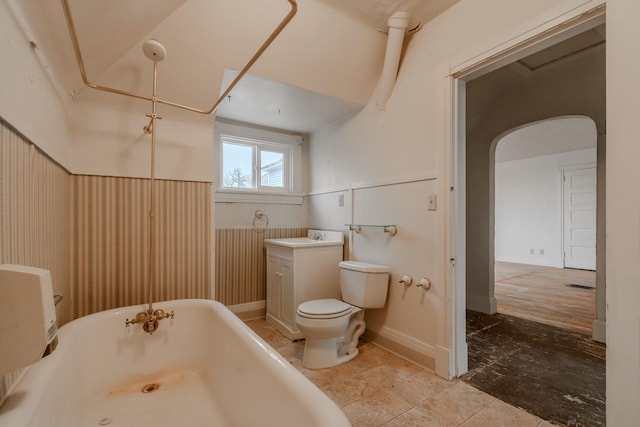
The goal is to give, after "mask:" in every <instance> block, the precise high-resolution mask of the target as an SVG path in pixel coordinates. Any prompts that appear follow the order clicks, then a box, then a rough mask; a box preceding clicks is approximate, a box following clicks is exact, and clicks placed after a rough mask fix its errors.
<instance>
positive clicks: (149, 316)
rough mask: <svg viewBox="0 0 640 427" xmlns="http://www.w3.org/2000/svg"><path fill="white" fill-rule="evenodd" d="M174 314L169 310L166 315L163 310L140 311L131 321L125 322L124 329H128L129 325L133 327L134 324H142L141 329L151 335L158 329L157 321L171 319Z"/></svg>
mask: <svg viewBox="0 0 640 427" xmlns="http://www.w3.org/2000/svg"><path fill="white" fill-rule="evenodd" d="M174 316H175V313H174V312H173V310H171V312H170V313H167V312H166V311H164V310H163V309H161V308H159V309H157V310H153V309H152V308H149V309H148V310H145V311H141V312H140V313H138V314H136V317H135V318H133V319H132V320H129V319H127V320H126V322H125V327H127V328H128V327H129V325H135V324H136V323H142V329H143V330H144V331H145V332H148V333H149V334H153V333H154V332H155V330H156V329H158V321H159V320H162V319H173V318H174Z"/></svg>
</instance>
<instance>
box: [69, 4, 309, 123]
mask: <svg viewBox="0 0 640 427" xmlns="http://www.w3.org/2000/svg"><path fill="white" fill-rule="evenodd" d="M61 1H62V8H63V9H64V15H65V18H66V20H67V28H68V29H69V34H70V35H71V43H72V44H73V51H74V53H75V56H76V60H77V61H78V67H79V68H80V74H81V75H82V81H83V82H84V84H85V85H87V86H89V87H90V88H92V89H97V90H101V91H104V92H110V93H115V94H118V95H125V96H130V97H133V98H138V99H143V100H146V101H152V102H157V103H159V104H165V105H169V106H172V107H176V108H181V109H183V110H187V111H192V112H194V113H200V114H212V113H213V112H214V111H216V109H217V108H218V106H219V105H220V104H221V103H222V101H223V100H224V99H225V98H226V97H227V96H228V95H229V93H230V92H231V90H232V89H233V88H234V87H235V85H236V84H237V83H238V82H239V81H240V79H242V77H243V76H244V75H245V74H246V73H247V71H249V69H250V68H251V66H253V64H254V63H255V62H256V61H257V60H258V58H260V56H261V55H262V54H263V53H264V51H265V50H267V48H268V47H269V45H271V43H272V42H273V41H274V40H275V39H276V37H278V35H279V34H280V33H281V32H282V30H283V29H284V27H286V26H287V24H289V22H290V21H291V20H292V19H293V17H294V16H295V14H296V12H297V11H298V4H297V3H296V0H287V2H288V3H289V5H290V6H291V9H290V10H289V13H287V15H286V16H285V17H284V19H283V20H282V21H281V22H280V24H279V25H278V26H277V27H276V28H275V30H273V32H272V33H271V35H269V37H267V39H266V40H265V41H264V43H262V45H261V46H260V48H259V49H258V50H257V51H256V53H255V54H254V55H253V56H252V57H251V59H249V62H247V64H246V65H245V66H244V67H243V68H242V70H240V73H239V74H238V75H237V76H236V78H235V79H234V80H233V81H232V82H231V84H230V85H229V86H228V87H227V89H226V90H225V91H224V93H223V94H222V95H220V97H219V98H218V100H217V101H216V102H215V103H214V104H213V105H212V106H211V108H209V109H208V110H201V109H199V108H195V107H190V106H188V105H183V104H178V103H176V102H172V101H168V100H165V99H160V98H154V97H152V96H147V95H140V94H137V93H134V92H128V91H125V90H121V89H115V88H111V87H107V86H101V85H98V84H96V83H92V82H90V81H89V79H88V77H87V72H86V70H85V67H84V60H83V59H82V52H81V51H80V44H79V43H78V36H77V34H76V29H75V25H74V23H73V16H72V15H71V9H70V8H69V3H68V0H61Z"/></svg>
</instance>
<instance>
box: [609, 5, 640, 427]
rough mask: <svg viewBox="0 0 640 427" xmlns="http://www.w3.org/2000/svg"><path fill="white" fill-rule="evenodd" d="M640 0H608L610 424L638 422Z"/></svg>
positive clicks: (639, 350)
mask: <svg viewBox="0 0 640 427" xmlns="http://www.w3.org/2000/svg"><path fill="white" fill-rule="evenodd" d="M638 17H640V2H637V1H628V0H610V1H608V2H607V182H606V186H607V425H608V426H635V425H640V405H638V402H640V310H639V309H638V301H640V245H639V244H638V242H639V241H640V221H639V220H638V218H640V192H638V190H637V183H639V182H640V168H639V167H638V160H639V159H640V144H638V117H640V104H638V94H639V93H640V80H639V79H638V76H640V56H638V51H639V50H640V47H639V46H640V45H639V43H638V41H639V40H640V25H638Z"/></svg>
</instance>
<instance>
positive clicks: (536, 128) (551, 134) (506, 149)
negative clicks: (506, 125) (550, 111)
mask: <svg viewBox="0 0 640 427" xmlns="http://www.w3.org/2000/svg"><path fill="white" fill-rule="evenodd" d="M597 133H598V132H597V130H596V125H595V123H594V122H593V120H591V119H590V118H588V117H563V118H559V119H552V120H546V121H543V122H539V123H534V124H532V125H530V126H525V127H523V128H520V129H518V130H515V131H513V132H511V133H509V134H508V135H506V136H505V137H503V138H502V139H501V140H500V141H499V142H498V145H497V146H496V157H495V160H496V162H497V163H500V162H507V161H512V160H521V159H528V158H531V157H539V156H545V155H550V154H558V153H566V152H569V151H576V150H584V149H587V148H595V147H596V144H597V140H598V138H597ZM541 142H543V143H541Z"/></svg>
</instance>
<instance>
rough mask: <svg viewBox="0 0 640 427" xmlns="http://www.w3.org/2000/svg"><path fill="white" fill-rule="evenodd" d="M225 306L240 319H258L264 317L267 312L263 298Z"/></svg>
mask: <svg viewBox="0 0 640 427" xmlns="http://www.w3.org/2000/svg"><path fill="white" fill-rule="evenodd" d="M227 308H228V309H229V310H231V312H232V313H233V314H235V315H236V316H238V317H239V318H240V319H242V320H252V319H260V318H264V317H265V315H266V313H267V302H266V301H265V300H261V301H252V302H247V303H244V304H235V305H229V306H227Z"/></svg>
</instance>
